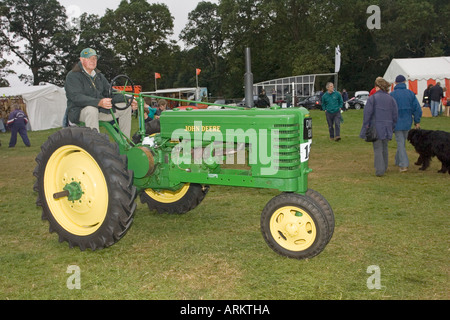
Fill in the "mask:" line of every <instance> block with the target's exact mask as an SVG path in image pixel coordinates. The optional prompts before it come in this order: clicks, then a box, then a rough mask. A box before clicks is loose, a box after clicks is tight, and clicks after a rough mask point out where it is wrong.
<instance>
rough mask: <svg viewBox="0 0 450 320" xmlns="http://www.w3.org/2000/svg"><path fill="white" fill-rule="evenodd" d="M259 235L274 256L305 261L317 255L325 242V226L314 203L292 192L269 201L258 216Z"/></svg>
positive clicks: (326, 234) (324, 218) (322, 215)
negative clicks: (260, 234)
mask: <svg viewBox="0 0 450 320" xmlns="http://www.w3.org/2000/svg"><path fill="white" fill-rule="evenodd" d="M261 232H262V235H263V238H264V240H265V241H266V242H267V244H268V245H269V247H270V248H271V249H272V250H273V251H275V252H276V253H278V254H280V255H282V256H286V257H289V258H294V259H308V258H312V257H314V256H316V255H318V254H319V253H321V252H322V251H323V250H324V248H325V246H326V245H327V243H328V240H329V226H328V222H327V219H326V217H325V215H324V214H323V212H322V211H321V210H320V209H319V208H318V207H317V206H316V205H315V203H314V201H312V200H310V199H308V198H307V197H305V196H302V195H299V194H295V193H282V194H280V195H279V196H276V197H275V198H273V199H272V200H270V201H269V202H268V203H267V205H266V206H265V208H264V210H263V211H262V214H261Z"/></svg>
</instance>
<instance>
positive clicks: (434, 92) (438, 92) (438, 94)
mask: <svg viewBox="0 0 450 320" xmlns="http://www.w3.org/2000/svg"><path fill="white" fill-rule="evenodd" d="M443 97H444V90H443V89H442V88H441V86H439V85H437V84H436V85H434V86H433V87H431V89H430V100H431V101H440V100H441V99H442V98H443Z"/></svg>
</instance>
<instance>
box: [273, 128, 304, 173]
mask: <svg viewBox="0 0 450 320" xmlns="http://www.w3.org/2000/svg"><path fill="white" fill-rule="evenodd" d="M273 130H278V133H279V140H278V144H276V145H275V146H274V150H273V155H274V163H275V165H276V167H277V169H278V170H282V171H283V170H284V171H289V170H297V169H298V168H299V166H300V152H299V149H300V139H301V137H300V127H299V125H298V124H275V125H274V126H273Z"/></svg>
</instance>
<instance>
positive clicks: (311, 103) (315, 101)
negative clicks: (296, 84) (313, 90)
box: [297, 95, 322, 110]
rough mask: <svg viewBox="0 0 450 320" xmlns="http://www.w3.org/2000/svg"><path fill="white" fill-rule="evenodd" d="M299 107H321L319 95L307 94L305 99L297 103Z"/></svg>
mask: <svg viewBox="0 0 450 320" xmlns="http://www.w3.org/2000/svg"><path fill="white" fill-rule="evenodd" d="M297 105H298V106H299V107H305V108H306V109H308V110H310V109H322V101H321V100H320V96H319V95H314V96H309V97H307V98H306V99H304V100H302V101H299V102H298V103H297Z"/></svg>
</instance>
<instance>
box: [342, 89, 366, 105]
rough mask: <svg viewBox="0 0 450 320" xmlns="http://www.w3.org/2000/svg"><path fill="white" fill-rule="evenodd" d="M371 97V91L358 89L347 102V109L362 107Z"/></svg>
mask: <svg viewBox="0 0 450 320" xmlns="http://www.w3.org/2000/svg"><path fill="white" fill-rule="evenodd" d="M367 99H369V91H356V92H355V96H354V97H353V98H351V99H350V100H348V101H347V102H346V103H345V108H346V109H356V110H359V109H362V108H364V107H365V105H366V102H367Z"/></svg>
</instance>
